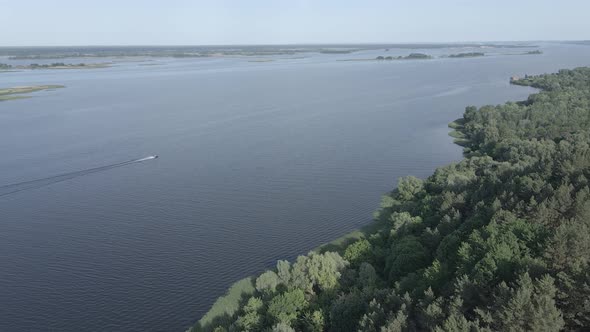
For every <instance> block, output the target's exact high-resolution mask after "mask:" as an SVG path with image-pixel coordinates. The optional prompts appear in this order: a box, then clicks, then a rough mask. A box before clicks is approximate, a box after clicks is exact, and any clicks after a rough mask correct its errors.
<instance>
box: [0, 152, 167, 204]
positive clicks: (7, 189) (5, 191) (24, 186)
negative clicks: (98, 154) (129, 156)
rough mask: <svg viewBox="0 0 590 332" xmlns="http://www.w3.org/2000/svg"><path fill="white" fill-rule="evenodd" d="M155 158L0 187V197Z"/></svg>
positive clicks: (150, 157)
mask: <svg viewBox="0 0 590 332" xmlns="http://www.w3.org/2000/svg"><path fill="white" fill-rule="evenodd" d="M156 158H157V156H148V157H145V158H141V159H133V160H128V161H124V162H120V163H116V164H110V165H105V166H100V167H94V168H88V169H84V170H81V171H75V172H69V173H63V174H58V175H54V176H50V177H46V178H42V179H36V180H29V181H23V182H17V183H11V184H6V185H2V186H0V197H3V196H8V195H12V194H15V193H18V192H21V191H25V190H31V189H37V188H41V187H45V186H49V185H52V184H55V183H58V182H63V181H67V180H71V179H73V178H77V177H80V176H84V175H88V174H92V173H98V172H103V171H107V170H110V169H113V168H118V167H123V166H128V165H132V164H136V163H140V162H144V161H148V160H152V159H156Z"/></svg>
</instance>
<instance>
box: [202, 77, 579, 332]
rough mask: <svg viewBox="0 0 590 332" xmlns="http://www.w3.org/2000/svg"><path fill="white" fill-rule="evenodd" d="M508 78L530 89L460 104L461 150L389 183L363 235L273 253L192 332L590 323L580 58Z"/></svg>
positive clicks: (548, 327) (537, 327) (552, 327)
mask: <svg viewBox="0 0 590 332" xmlns="http://www.w3.org/2000/svg"><path fill="white" fill-rule="evenodd" d="M512 83H513V84H519V85H525V86H532V87H535V88H539V89H541V92H539V93H536V94H532V95H531V96H529V98H528V99H527V100H526V101H522V102H508V103H506V104H504V105H497V106H484V107H481V108H480V109H477V108H475V107H467V108H466V110H465V113H464V115H463V118H461V119H459V120H457V121H455V122H454V123H453V127H454V129H455V130H456V133H455V134H454V135H453V136H455V137H456V138H457V140H458V141H457V142H458V143H459V144H461V145H462V146H463V147H464V155H465V158H464V159H463V160H462V161H460V162H458V163H453V164H451V165H448V166H445V167H441V168H438V169H437V170H436V171H435V172H434V174H433V175H431V176H430V177H428V178H427V179H425V180H421V179H418V178H415V177H411V176H410V177H406V178H402V179H400V181H399V184H398V187H397V188H396V189H395V190H393V191H392V192H391V193H389V194H387V195H385V196H384V197H383V199H382V202H381V208H380V210H379V211H378V213H376V217H375V218H376V222H377V223H378V224H379V225H381V226H380V227H379V228H378V230H377V231H374V232H372V233H371V234H367V235H366V236H365V237H364V238H361V239H358V240H356V241H354V242H353V243H351V244H349V245H347V246H343V248H342V249H341V250H336V251H324V252H311V253H309V254H308V255H306V256H299V257H298V258H297V260H296V261H295V262H293V263H289V262H287V261H279V262H278V263H277V266H276V269H274V270H269V271H266V272H264V273H263V274H262V275H260V276H259V277H258V278H256V279H255V280H254V281H253V284H254V287H255V290H254V291H253V292H248V293H245V294H244V295H243V296H242V298H241V299H240V304H239V309H237V310H235V311H233V310H231V311H230V310H228V312H226V313H225V314H223V315H219V316H218V317H216V318H214V319H210V320H208V321H207V322H203V321H201V323H202V324H199V325H198V326H195V327H193V329H192V330H193V331H266V330H267V331H318V332H319V331H384V332H386V331H498V330H499V331H558V330H573V331H575V330H585V329H588V328H590V272H589V269H588V264H589V261H590V188H589V180H590V130H589V129H590V68H577V69H574V70H561V71H559V72H558V73H556V74H547V75H540V76H527V77H526V78H523V79H518V80H513V81H512ZM201 325H203V326H201Z"/></svg>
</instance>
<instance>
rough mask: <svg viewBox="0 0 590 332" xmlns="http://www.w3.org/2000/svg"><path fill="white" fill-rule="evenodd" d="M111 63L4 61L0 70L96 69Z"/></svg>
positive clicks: (0, 64) (106, 66)
mask: <svg viewBox="0 0 590 332" xmlns="http://www.w3.org/2000/svg"><path fill="white" fill-rule="evenodd" d="M110 66H111V64H110V63H107V62H104V63H77V64H71V63H63V62H54V63H50V64H38V63H31V64H29V65H16V66H13V65H9V64H6V63H0V70H11V69H96V68H108V67H110Z"/></svg>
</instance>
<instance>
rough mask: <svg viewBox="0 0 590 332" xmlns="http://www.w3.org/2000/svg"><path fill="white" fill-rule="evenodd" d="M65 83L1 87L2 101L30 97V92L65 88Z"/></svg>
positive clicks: (0, 98)
mask: <svg viewBox="0 0 590 332" xmlns="http://www.w3.org/2000/svg"><path fill="white" fill-rule="evenodd" d="M64 87H65V86H63V85H35V86H17V87H12V88H4V89H0V101H6V100H14V99H24V98H30V97H31V96H28V95H27V94H28V93H33V92H37V91H43V90H51V89H59V88H64Z"/></svg>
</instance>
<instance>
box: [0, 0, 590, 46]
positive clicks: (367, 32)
mask: <svg viewBox="0 0 590 332" xmlns="http://www.w3.org/2000/svg"><path fill="white" fill-rule="evenodd" d="M0 13H1V15H0V17H1V18H0V45H2V46H10V45H15V46H22V45H123V44H134V45H148V44H156V45H162V44H172V45H181V44H185V45H198V44H217V45H219V44H293V43H374V42H388V43H392V42H443V41H498V40H539V39H545V40H550V39H570V40H573V39H590V19H588V15H589V13H590V0H481V1H480V0H414V1H411V0H407V1H395V0H242V1H239V0H210V1H199V0H159V1H156V0H95V1H86V0H34V1H31V0H0Z"/></svg>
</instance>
